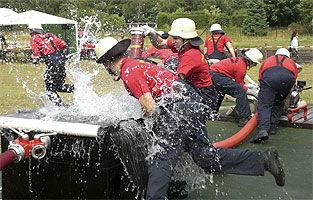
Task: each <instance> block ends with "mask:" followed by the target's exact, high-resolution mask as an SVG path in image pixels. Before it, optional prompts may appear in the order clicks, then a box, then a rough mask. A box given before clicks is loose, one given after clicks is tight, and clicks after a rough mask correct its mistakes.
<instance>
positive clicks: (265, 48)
mask: <svg viewBox="0 0 313 200" xmlns="http://www.w3.org/2000/svg"><path fill="white" fill-rule="evenodd" d="M264 54H265V59H266V58H267V42H265V46H264Z"/></svg>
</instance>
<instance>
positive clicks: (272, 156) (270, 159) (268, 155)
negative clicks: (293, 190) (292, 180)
mask: <svg viewBox="0 0 313 200" xmlns="http://www.w3.org/2000/svg"><path fill="white" fill-rule="evenodd" d="M264 169H265V170H266V171H268V172H270V173H271V174H272V175H273V176H274V177H275V181H276V184H277V185H279V186H284V185H285V172H284V169H283V167H282V165H281V164H280V162H279V159H278V152H277V151H276V149H275V147H270V148H268V149H267V150H266V151H264Z"/></svg>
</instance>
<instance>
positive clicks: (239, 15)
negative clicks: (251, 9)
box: [231, 8, 247, 27]
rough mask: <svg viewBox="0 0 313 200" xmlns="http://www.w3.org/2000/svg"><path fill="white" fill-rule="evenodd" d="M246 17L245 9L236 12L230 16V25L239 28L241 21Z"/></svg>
mask: <svg viewBox="0 0 313 200" xmlns="http://www.w3.org/2000/svg"><path fill="white" fill-rule="evenodd" d="M246 17H247V9H245V8H243V9H239V10H236V11H235V12H234V13H233V15H232V16H231V23H232V25H233V26H237V27H241V26H242V23H243V20H244V19H245V18H246Z"/></svg>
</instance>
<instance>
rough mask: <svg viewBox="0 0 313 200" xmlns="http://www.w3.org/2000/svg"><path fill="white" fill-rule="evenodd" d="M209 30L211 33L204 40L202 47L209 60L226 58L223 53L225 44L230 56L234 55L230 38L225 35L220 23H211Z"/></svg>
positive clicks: (215, 60)
mask: <svg viewBox="0 0 313 200" xmlns="http://www.w3.org/2000/svg"><path fill="white" fill-rule="evenodd" d="M210 31H211V33H212V35H211V36H210V37H208V38H207V39H206V40H205V43H204V48H203V53H204V54H205V55H208V58H209V59H210V61H212V62H213V63H215V62H218V61H220V60H223V59H226V58H227V56H226V55H225V53H224V46H226V48H227V49H228V51H229V53H230V54H231V56H232V57H236V55H235V51H234V48H233V46H232V45H231V40H230V39H229V37H227V36H226V35H225V32H224V31H223V30H222V28H221V25H219V24H212V26H211V28H210Z"/></svg>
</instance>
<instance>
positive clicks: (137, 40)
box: [129, 28, 144, 58]
mask: <svg viewBox="0 0 313 200" xmlns="http://www.w3.org/2000/svg"><path fill="white" fill-rule="evenodd" d="M129 32H130V34H131V35H132V40H131V44H130V55H129V58H141V55H142V52H143V44H144V35H143V32H144V31H143V29H141V28H132V29H130V31H129Z"/></svg>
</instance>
